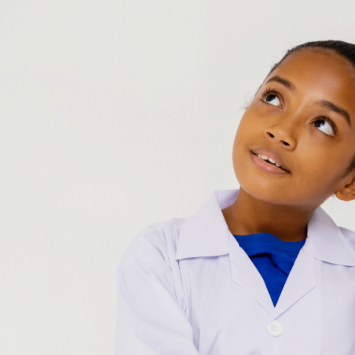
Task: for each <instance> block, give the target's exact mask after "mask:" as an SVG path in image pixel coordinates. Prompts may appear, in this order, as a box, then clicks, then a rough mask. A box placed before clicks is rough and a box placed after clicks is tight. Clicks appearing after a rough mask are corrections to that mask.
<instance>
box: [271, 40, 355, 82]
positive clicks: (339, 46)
mask: <svg viewBox="0 0 355 355" xmlns="http://www.w3.org/2000/svg"><path fill="white" fill-rule="evenodd" d="M306 48H322V49H330V50H333V51H334V52H336V53H338V54H340V55H341V56H342V57H344V58H346V59H347V60H348V61H349V62H350V63H351V64H352V65H353V66H354V67H355V44H353V43H348V42H344V41H335V40H328V41H314V42H306V43H302V44H299V45H298V46H296V47H293V48H291V49H289V50H288V51H287V52H286V54H285V55H284V56H283V58H282V59H281V60H280V61H279V62H278V63H276V64H274V65H273V67H272V68H271V70H270V72H269V74H268V75H267V76H266V77H268V76H269V75H270V74H271V73H272V72H273V71H274V70H275V69H276V68H277V67H278V66H279V65H280V64H281V63H282V62H283V61H284V60H285V59H286V58H287V57H288V56H289V55H290V54H292V53H295V52H298V51H300V50H303V49H306Z"/></svg>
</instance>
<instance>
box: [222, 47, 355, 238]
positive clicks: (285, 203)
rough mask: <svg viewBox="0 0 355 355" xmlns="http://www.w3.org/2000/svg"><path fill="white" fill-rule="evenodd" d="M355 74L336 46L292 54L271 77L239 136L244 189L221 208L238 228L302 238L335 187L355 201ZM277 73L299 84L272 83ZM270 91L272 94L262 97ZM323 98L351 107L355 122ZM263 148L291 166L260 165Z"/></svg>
mask: <svg viewBox="0 0 355 355" xmlns="http://www.w3.org/2000/svg"><path fill="white" fill-rule="evenodd" d="M354 73H355V68H354V67H353V66H352V65H351V64H350V63H349V62H348V61H347V60H346V59H345V58H343V57H342V56H340V55H339V54H337V53H336V52H334V51H332V50H327V49H310V48H308V49H303V50H301V51H299V52H295V53H293V54H291V55H289V56H288V57H287V58H286V59H285V60H284V61H283V62H282V63H281V64H280V65H279V66H278V67H277V68H276V69H275V70H274V71H273V72H272V73H270V74H269V76H268V77H267V78H266V79H265V81H264V83H263V84H262V86H261V87H260V89H259V91H258V92H257V94H256V96H255V97H254V99H253V101H252V102H251V104H250V105H249V106H248V108H247V109H246V111H245V113H244V115H243V117H242V119H241V122H240V124H239V127H238V130H237V133H236V137H235V141H234V146H233V166H234V171H235V174H236V177H237V180H238V182H239V184H240V189H239V193H238V196H237V199H236V200H235V202H234V203H233V204H232V205H231V206H229V207H227V208H225V209H224V210H223V211H222V213H223V215H224V218H225V220H226V223H227V225H228V227H229V230H230V232H231V233H232V234H236V235H247V234H255V233H262V232H264V233H270V234H273V235H275V236H276V237H278V238H280V239H282V240H284V241H287V242H295V241H299V240H302V239H304V238H306V236H307V223H308V221H309V219H310V218H311V216H312V213H313V211H314V210H315V209H316V208H317V207H318V206H319V205H321V204H322V203H323V202H324V201H325V200H326V199H327V198H328V197H330V196H331V195H333V194H334V193H335V195H336V196H337V197H338V198H339V199H340V200H344V201H350V200H353V199H355V169H353V171H350V172H347V168H348V167H349V165H350V163H351V161H352V160H353V158H354V155H355V75H354ZM275 76H278V77H279V78H281V79H285V80H287V81H288V82H290V83H291V84H293V87H294V89H293V90H292V89H291V88H289V87H287V86H286V85H285V84H282V83H280V82H277V81H270V82H268V80H269V79H270V78H273V77H275ZM266 89H270V90H272V92H271V93H270V92H269V93H266V94H264V95H263V93H264V92H265V90H266ZM320 100H327V101H329V102H331V103H332V104H334V105H336V106H337V107H339V108H341V109H343V110H345V111H346V112H347V113H348V115H349V120H350V124H349V123H348V122H347V120H346V119H345V117H344V115H341V114H340V113H337V112H335V111H334V110H333V109H331V108H329V107H325V106H321V105H320V104H319V101H320ZM328 106H329V105H328ZM325 116H326V117H328V118H330V119H331V120H332V121H333V123H334V124H335V126H336V132H334V130H333V128H332V125H331V124H330V123H328V122H327V121H325V120H324V117H325ZM260 148H267V149H271V150H273V151H275V152H276V153H278V154H279V156H280V157H281V159H282V161H283V163H284V166H285V167H287V169H288V170H289V171H290V172H289V173H284V174H282V173H281V174H275V173H270V172H268V171H266V170H263V169H261V168H260V167H258V166H256V165H255V163H254V162H253V160H252V157H254V158H255V156H253V155H252V153H251V151H255V150H258V149H260ZM281 165H282V164H281ZM344 173H346V175H344Z"/></svg>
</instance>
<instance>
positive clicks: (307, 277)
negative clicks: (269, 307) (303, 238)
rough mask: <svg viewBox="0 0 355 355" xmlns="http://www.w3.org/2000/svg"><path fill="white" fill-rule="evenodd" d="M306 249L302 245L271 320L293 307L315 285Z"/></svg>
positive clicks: (311, 256)
mask: <svg viewBox="0 0 355 355" xmlns="http://www.w3.org/2000/svg"><path fill="white" fill-rule="evenodd" d="M307 249H308V248H307V247H306V245H304V247H303V248H302V249H301V250H300V252H299V254H298V256H297V258H296V261H295V263H294V265H293V267H292V270H291V272H290V274H289V276H288V278H287V280H286V283H285V285H284V288H283V289H282V292H281V295H280V298H279V300H278V302H277V304H276V306H275V309H274V310H273V312H272V318H273V319H275V318H277V317H278V316H280V315H281V314H282V313H283V312H285V311H286V310H287V309H288V308H290V307H291V306H292V305H294V304H295V303H296V302H297V301H298V300H299V299H301V298H302V297H303V296H305V295H306V294H307V293H308V292H310V291H311V290H312V289H313V288H314V287H315V286H316V284H317V282H316V272H315V265H314V257H313V255H311V254H310V253H308V252H307Z"/></svg>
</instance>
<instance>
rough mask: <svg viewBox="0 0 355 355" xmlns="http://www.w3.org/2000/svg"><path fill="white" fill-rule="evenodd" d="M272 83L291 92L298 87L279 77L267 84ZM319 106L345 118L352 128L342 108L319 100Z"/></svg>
mask: <svg viewBox="0 0 355 355" xmlns="http://www.w3.org/2000/svg"><path fill="white" fill-rule="evenodd" d="M271 81H275V82H277V83H279V84H281V85H283V86H285V87H286V88H288V89H290V90H291V91H295V89H296V86H295V85H294V84H292V83H291V82H290V81H288V80H286V79H284V78H281V77H280V76H278V75H274V76H273V77H271V78H270V79H269V80H268V81H267V82H266V83H269V82H271ZM317 104H318V105H319V106H322V107H324V108H327V109H328V110H331V111H333V112H335V113H338V114H340V115H341V116H343V117H344V118H345V119H346V122H347V123H348V125H349V126H350V127H351V120H350V116H349V114H348V112H347V111H345V110H344V109H342V108H340V107H339V106H336V105H334V104H333V103H332V102H330V101H327V100H319V101H317Z"/></svg>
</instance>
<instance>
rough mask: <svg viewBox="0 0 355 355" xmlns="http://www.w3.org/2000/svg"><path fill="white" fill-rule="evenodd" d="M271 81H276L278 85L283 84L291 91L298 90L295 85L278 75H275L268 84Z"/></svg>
mask: <svg viewBox="0 0 355 355" xmlns="http://www.w3.org/2000/svg"><path fill="white" fill-rule="evenodd" d="M270 81H276V82H277V83H279V84H282V85H283V86H285V87H287V88H288V89H290V90H291V91H295V89H296V87H295V85H294V84H292V83H291V82H290V81H288V80H286V79H283V78H281V77H280V76H278V75H274V76H273V77H271V78H270V79H269V80H268V81H267V82H266V83H269V82H270Z"/></svg>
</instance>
